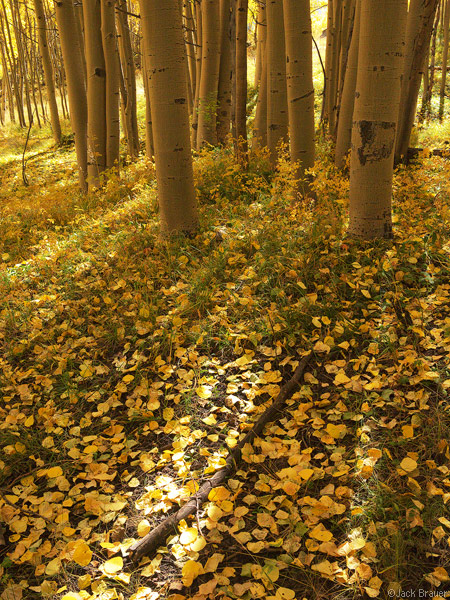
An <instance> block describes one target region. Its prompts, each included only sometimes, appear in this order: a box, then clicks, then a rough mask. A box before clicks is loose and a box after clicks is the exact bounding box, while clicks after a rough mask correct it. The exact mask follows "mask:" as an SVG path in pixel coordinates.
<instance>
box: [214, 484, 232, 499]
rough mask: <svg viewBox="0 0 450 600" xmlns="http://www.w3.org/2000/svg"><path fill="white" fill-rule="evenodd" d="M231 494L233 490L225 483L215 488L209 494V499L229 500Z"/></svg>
mask: <svg viewBox="0 0 450 600" xmlns="http://www.w3.org/2000/svg"><path fill="white" fill-rule="evenodd" d="M230 495H231V492H230V491H229V490H227V488H226V487H224V486H223V485H221V486H219V487H216V488H213V489H212V490H211V491H210V492H209V494H208V500H211V502H220V501H221V500H227V499H228V498H229V497H230Z"/></svg>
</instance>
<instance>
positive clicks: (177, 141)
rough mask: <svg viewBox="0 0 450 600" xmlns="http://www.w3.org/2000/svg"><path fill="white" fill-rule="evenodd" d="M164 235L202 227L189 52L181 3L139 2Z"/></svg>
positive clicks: (170, 1)
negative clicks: (189, 95)
mask: <svg viewBox="0 0 450 600" xmlns="http://www.w3.org/2000/svg"><path fill="white" fill-rule="evenodd" d="M140 6H141V19H142V33H143V37H144V40H145V44H144V49H145V60H146V64H147V77H148V89H149V92H150V102H151V107H152V116H153V140H154V144H155V163H156V179H157V185H158V200H159V210H160V218H161V230H162V233H163V235H169V234H173V233H179V232H190V231H193V230H195V229H197V227H198V216H197V207H196V198H195V189H194V175H193V167H192V153H191V146H190V143H189V112H188V106H187V81H186V60H187V59H186V48H185V43H184V37H183V30H182V19H181V13H180V11H179V6H178V1H177V0H164V2H161V0H141V2H140Z"/></svg>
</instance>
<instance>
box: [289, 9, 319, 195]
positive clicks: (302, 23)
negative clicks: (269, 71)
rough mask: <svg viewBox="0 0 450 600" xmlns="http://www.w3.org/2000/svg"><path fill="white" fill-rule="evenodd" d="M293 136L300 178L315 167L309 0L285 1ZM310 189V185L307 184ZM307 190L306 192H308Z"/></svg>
mask: <svg viewBox="0 0 450 600" xmlns="http://www.w3.org/2000/svg"><path fill="white" fill-rule="evenodd" d="M283 10H284V28H285V34H286V78H287V99H288V112H289V136H290V151H291V160H292V162H295V163H297V162H298V163H299V165H300V166H299V170H298V173H297V176H298V177H299V178H301V179H304V178H305V170H306V169H310V168H311V167H313V165H314V84H313V70H312V69H313V66H312V33H311V16H310V10H311V9H310V1H309V0H284V2H283ZM305 187H306V190H307V188H308V185H307V184H306V185H305ZM306 190H305V191H306Z"/></svg>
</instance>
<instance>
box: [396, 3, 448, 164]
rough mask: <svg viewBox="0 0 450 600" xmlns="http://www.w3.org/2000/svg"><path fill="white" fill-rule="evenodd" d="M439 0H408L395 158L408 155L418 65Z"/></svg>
mask: <svg viewBox="0 0 450 600" xmlns="http://www.w3.org/2000/svg"><path fill="white" fill-rule="evenodd" d="M439 2H440V0H411V1H410V6H409V11H408V21H407V29H406V48H405V61H404V68H403V80H402V89H401V97H400V109H399V116H398V129H397V139H396V143H395V161H396V162H400V160H401V158H402V157H405V156H407V153H408V146H409V139H410V137H411V131H412V128H413V125H414V119H415V116H416V109H417V99H418V96H419V89H420V81H421V77H422V74H421V69H422V65H423V61H424V59H425V55H426V53H427V49H428V47H429V45H430V37H431V30H432V28H433V22H434V17H435V14H436V9H437V6H438V4H439Z"/></svg>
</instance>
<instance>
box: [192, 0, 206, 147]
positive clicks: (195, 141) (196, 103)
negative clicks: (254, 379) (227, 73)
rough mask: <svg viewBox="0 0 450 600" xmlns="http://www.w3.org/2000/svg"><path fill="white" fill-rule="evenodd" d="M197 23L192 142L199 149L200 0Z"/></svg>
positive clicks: (197, 2)
mask: <svg viewBox="0 0 450 600" xmlns="http://www.w3.org/2000/svg"><path fill="white" fill-rule="evenodd" d="M195 14H196V19H195V21H196V24H197V36H196V44H197V45H196V47H195V64H196V67H195V73H196V79H195V95H194V107H193V111H192V136H191V143H192V147H193V148H195V149H198V113H199V101H200V80H201V76H202V43H203V35H202V9H201V4H200V0H196V4H195Z"/></svg>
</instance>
